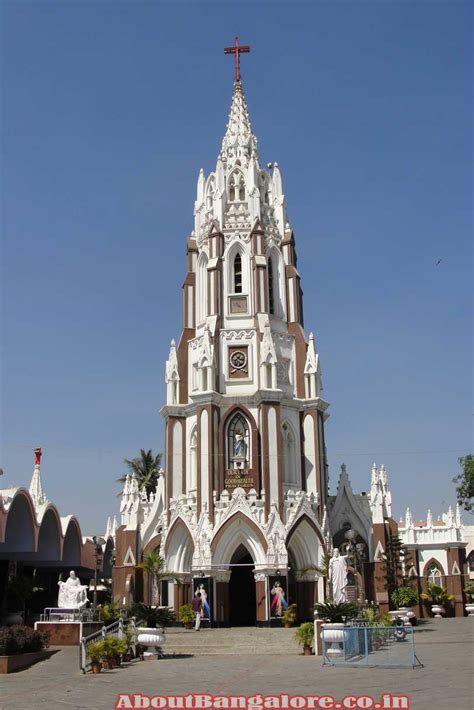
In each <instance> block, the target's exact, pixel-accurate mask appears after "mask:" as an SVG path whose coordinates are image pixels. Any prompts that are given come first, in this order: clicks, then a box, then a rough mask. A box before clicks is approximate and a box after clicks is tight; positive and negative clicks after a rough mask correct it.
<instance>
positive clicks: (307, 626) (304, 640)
mask: <svg viewBox="0 0 474 710" xmlns="http://www.w3.org/2000/svg"><path fill="white" fill-rule="evenodd" d="M295 639H296V640H297V641H298V643H299V644H300V646H311V644H312V643H313V640H314V624H313V622H312V621H305V623H304V624H301V626H300V627H299V629H298V630H297V631H296V634H295Z"/></svg>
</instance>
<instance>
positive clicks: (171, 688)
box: [0, 619, 474, 710]
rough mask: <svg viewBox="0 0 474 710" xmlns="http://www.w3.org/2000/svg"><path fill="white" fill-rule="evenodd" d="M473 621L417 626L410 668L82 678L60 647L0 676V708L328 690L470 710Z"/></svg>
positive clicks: (136, 665) (182, 670) (304, 665)
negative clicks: (122, 696) (133, 697)
mask: <svg viewBox="0 0 474 710" xmlns="http://www.w3.org/2000/svg"><path fill="white" fill-rule="evenodd" d="M473 632H474V620H473V619H443V620H440V621H436V622H435V621H432V622H429V623H428V624H425V625H423V626H422V627H421V628H419V630H418V632H417V634H416V645H417V654H418V656H419V658H420V660H421V661H422V662H423V663H424V665H425V667H424V668H420V669H416V670H411V669H383V668H348V669H342V668H332V667H324V668H323V667H322V665H321V659H319V658H315V657H314V656H313V657H303V656H298V655H294V656H288V657H282V656H275V655H273V656H272V655H270V654H268V655H264V656H248V657H246V656H224V657H221V658H217V657H214V656H213V657H206V656H194V657H191V658H177V659H164V660H160V661H155V660H153V661H146V662H144V663H141V662H132V663H131V664H130V665H129V666H128V667H126V668H119V669H115V670H113V671H108V672H107V673H101V674H100V675H98V676H93V675H91V674H88V675H86V676H84V675H83V674H82V673H81V672H80V670H79V667H78V650H77V649H76V648H67V649H63V650H61V651H60V652H59V653H57V654H56V655H54V656H52V657H51V658H50V659H49V660H47V661H44V662H42V663H39V664H37V665H36V666H33V667H32V668H30V669H28V670H26V671H23V672H21V673H16V674H11V675H8V676H1V677H0V709H1V710H27V709H28V710H31V708H34V710H36V709H38V710H43V709H46V708H48V710H53V709H54V710H55V709H56V708H58V709H61V708H64V709H65V710H66V709H68V708H77V709H79V708H87V709H88V710H111V709H112V708H113V707H114V705H115V701H116V699H117V695H118V693H119V692H120V691H122V692H141V693H145V694H160V695H161V694H163V695H168V694H184V693H191V692H193V693H196V692H197V693H199V692H201V693H213V694H216V695H217V694H229V693H234V694H244V693H245V694H247V693H249V694H251V693H257V692H259V693H266V694H277V693H290V694H318V693H320V694H322V693H323V692H324V693H329V694H332V695H334V696H335V697H336V698H340V697H342V696H343V695H345V694H362V693H366V694H368V695H373V696H379V695H380V694H381V693H382V692H392V693H405V692H406V693H407V694H408V695H410V697H411V707H412V709H413V710H446V709H448V710H472V708H473V707H474V705H473V692H474V687H473V671H474V667H473V653H472V651H473Z"/></svg>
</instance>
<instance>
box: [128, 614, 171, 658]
mask: <svg viewBox="0 0 474 710" xmlns="http://www.w3.org/2000/svg"><path fill="white" fill-rule="evenodd" d="M131 613H132V616H134V617H135V618H136V621H137V627H138V628H137V632H138V637H137V640H138V643H139V644H140V647H142V648H143V647H146V648H154V649H155V650H157V654H158V655H160V653H161V650H160V649H161V647H162V646H163V644H164V642H165V627H166V626H169V624H170V623H171V622H172V621H174V615H173V614H172V613H171V612H170V610H169V609H163V608H162V609H160V608H159V607H156V606H149V605H148V604H143V603H142V602H138V603H136V604H134V605H133V606H132V609H131ZM145 653H146V651H144V652H143V654H144V655H145ZM148 655H152V653H151V652H148Z"/></svg>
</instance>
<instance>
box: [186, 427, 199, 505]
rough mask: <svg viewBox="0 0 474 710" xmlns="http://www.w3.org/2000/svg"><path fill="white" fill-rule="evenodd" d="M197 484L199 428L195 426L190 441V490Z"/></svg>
mask: <svg viewBox="0 0 474 710" xmlns="http://www.w3.org/2000/svg"><path fill="white" fill-rule="evenodd" d="M196 485H197V429H196V428H194V429H193V431H192V433H191V439H190V441H189V486H188V492H189V491H192V490H195V489H196Z"/></svg>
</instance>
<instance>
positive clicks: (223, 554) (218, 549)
mask: <svg viewBox="0 0 474 710" xmlns="http://www.w3.org/2000/svg"><path fill="white" fill-rule="evenodd" d="M240 545H243V546H244V547H245V548H246V549H247V550H248V551H249V553H250V555H251V557H252V559H253V561H254V563H255V564H256V565H265V564H266V553H267V549H268V544H267V541H266V539H265V535H264V534H263V532H262V530H261V529H260V528H259V527H258V525H257V524H256V523H255V521H254V520H252V518H250V517H249V516H248V515H246V514H245V513H244V512H242V511H241V510H238V511H237V512H235V513H234V514H233V515H231V516H230V518H228V519H227V520H226V521H225V522H224V523H222V525H221V526H220V527H219V528H218V529H217V530H216V532H215V533H214V536H213V538H212V540H211V552H212V559H213V562H214V564H229V563H230V561H231V559H232V556H233V555H234V553H235V552H236V550H237V549H238V547H239V546H240Z"/></svg>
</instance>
